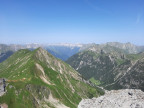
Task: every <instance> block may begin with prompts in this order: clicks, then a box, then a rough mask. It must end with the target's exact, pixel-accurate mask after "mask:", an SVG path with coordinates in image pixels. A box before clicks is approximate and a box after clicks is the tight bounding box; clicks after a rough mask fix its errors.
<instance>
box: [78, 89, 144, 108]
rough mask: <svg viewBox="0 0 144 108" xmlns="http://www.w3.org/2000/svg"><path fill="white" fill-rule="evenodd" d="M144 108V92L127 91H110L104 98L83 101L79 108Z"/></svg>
mask: <svg viewBox="0 0 144 108" xmlns="http://www.w3.org/2000/svg"><path fill="white" fill-rule="evenodd" d="M96 107H97V108H144V92H142V91H141V90H134V89H125V90H112V91H108V92H107V93H106V94H105V95H104V96H101V97H99V98H92V99H83V100H82V101H81V102H80V103H79V105H78V108H96Z"/></svg>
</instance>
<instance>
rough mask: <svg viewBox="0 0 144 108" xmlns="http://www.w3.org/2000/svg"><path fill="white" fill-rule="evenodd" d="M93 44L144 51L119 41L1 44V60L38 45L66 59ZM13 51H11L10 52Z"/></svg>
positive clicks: (129, 51) (124, 49)
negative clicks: (103, 42) (101, 42)
mask: <svg viewBox="0 0 144 108" xmlns="http://www.w3.org/2000/svg"><path fill="white" fill-rule="evenodd" d="M93 45H95V46H96V45H97V46H98V48H99V47H103V46H106V45H109V46H113V47H116V48H119V49H122V50H123V51H124V52H125V53H131V54H136V53H139V52H143V51H144V46H136V45H133V44H131V43H118V42H109V43H106V44H47V45H42V44H36V43H35V44H25V45H17V44H11V45H5V44H0V62H2V61H4V60H5V59H6V58H7V57H9V56H10V55H12V54H13V53H12V52H15V51H18V50H19V49H30V50H34V49H36V48H38V47H42V48H44V49H46V50H47V51H48V52H50V53H51V54H52V55H53V56H55V57H57V58H59V59H61V60H63V61H66V60H67V59H68V58H69V57H71V56H72V55H74V54H76V53H78V52H80V51H83V50H85V49H87V48H89V47H92V46H93ZM9 51H11V53H9ZM4 55H5V56H4Z"/></svg>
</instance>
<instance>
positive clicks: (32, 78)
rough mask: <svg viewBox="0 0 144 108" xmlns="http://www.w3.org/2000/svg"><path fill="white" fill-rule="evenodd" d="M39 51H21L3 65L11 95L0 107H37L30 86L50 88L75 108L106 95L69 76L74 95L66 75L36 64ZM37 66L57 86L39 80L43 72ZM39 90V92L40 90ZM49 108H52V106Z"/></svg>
mask: <svg viewBox="0 0 144 108" xmlns="http://www.w3.org/2000/svg"><path fill="white" fill-rule="evenodd" d="M35 51H36V50H35ZM35 51H33V52H31V51H29V50H20V51H18V52H17V53H15V54H14V55H13V56H11V57H10V58H9V59H8V60H6V61H4V62H3V63H1V64H0V77H1V78H6V79H7V80H8V81H7V82H8V83H9V85H8V86H7V93H6V94H5V95H3V96H2V97H0V103H7V104H8V106H10V108H20V107H21V108H33V107H37V103H36V102H35V101H36V100H35V97H34V96H33V93H32V92H31V91H30V90H28V88H27V86H28V85H33V86H34V87H35V86H36V87H37V86H38V87H42V86H44V87H46V88H47V89H48V90H50V91H51V92H52V95H53V96H54V97H55V98H56V99H58V100H60V101H61V102H62V103H64V104H65V105H66V106H69V107H71V108H76V107H77V105H78V103H79V102H80V100H81V99H82V98H87V97H90V98H91V97H93V96H98V95H100V94H103V92H102V91H100V90H97V89H95V88H93V87H91V86H89V85H87V84H85V83H83V82H81V81H78V80H75V79H74V78H72V77H71V76H68V75H67V77H68V79H69V81H70V82H71V84H72V86H73V88H74V89H75V92H74V93H72V90H71V88H70V87H69V84H68V83H67V80H66V78H65V75H63V74H60V73H59V72H56V71H54V70H52V69H50V68H48V67H47V66H46V64H45V63H42V62H40V61H38V60H36V59H35V57H34V53H35ZM35 63H39V64H40V65H41V66H42V67H43V69H44V71H45V74H46V76H47V77H48V79H49V80H50V81H51V83H53V84H54V85H48V84H46V83H44V82H43V81H42V80H41V79H40V78H39V70H37V69H36V66H35ZM22 64H23V65H22ZM61 79H63V81H62V80H61ZM33 86H32V87H33ZM35 89H37V90H39V88H35ZM40 92H42V91H40ZM35 95H37V94H35ZM47 95H48V94H47ZM38 96H39V97H40V96H41V95H38ZM46 104H47V105H48V106H49V107H52V105H51V103H46Z"/></svg>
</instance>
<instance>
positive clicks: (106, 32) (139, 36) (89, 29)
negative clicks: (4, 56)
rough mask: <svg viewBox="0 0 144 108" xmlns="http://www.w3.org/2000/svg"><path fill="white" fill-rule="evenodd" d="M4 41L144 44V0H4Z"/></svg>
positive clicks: (0, 28) (0, 14)
mask: <svg viewBox="0 0 144 108" xmlns="http://www.w3.org/2000/svg"><path fill="white" fill-rule="evenodd" d="M0 36H1V39H0V43H4V44H25V43H40V44H47V43H86V44H87V43H97V44H101V43H106V42H121V43H127V42H130V43H133V44H135V45H144V44H143V42H144V1H143V0H43V1H40V0H36V1H34V0H23V1H18V0H1V1H0Z"/></svg>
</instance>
